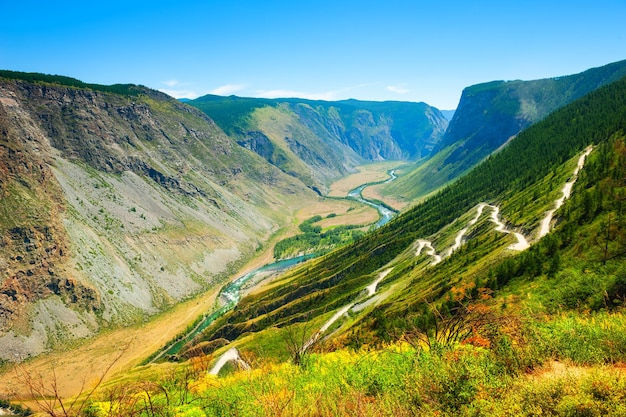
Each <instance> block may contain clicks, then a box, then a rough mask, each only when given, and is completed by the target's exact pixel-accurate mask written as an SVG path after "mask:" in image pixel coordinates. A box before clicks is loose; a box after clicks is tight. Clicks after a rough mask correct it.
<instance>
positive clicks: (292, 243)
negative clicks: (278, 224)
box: [274, 216, 365, 259]
mask: <svg viewBox="0 0 626 417" xmlns="http://www.w3.org/2000/svg"><path fill="white" fill-rule="evenodd" d="M321 220H322V216H313V217H311V218H310V219H308V220H305V221H304V222H302V223H301V224H300V225H299V226H298V227H299V228H300V231H301V232H302V233H301V234H298V235H295V236H292V237H289V238H287V239H283V240H281V241H280V242H278V243H277V244H276V245H275V246H274V258H275V259H283V258H288V257H292V256H297V255H299V254H309V253H323V252H328V251H330V250H332V249H334V248H337V247H339V246H341V245H345V244H347V243H350V242H353V241H354V240H356V239H358V238H360V237H361V236H363V235H364V234H365V233H364V232H363V231H361V230H359V226H351V225H347V226H338V227H333V228H330V229H328V230H326V231H323V230H322V227H321V226H319V225H317V226H316V225H314V223H317V222H319V221H321Z"/></svg>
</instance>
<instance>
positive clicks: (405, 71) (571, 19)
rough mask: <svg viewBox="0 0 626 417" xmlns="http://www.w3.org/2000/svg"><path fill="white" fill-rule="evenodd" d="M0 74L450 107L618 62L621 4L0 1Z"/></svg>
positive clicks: (192, 92) (623, 51) (624, 35)
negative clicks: (505, 83)
mask: <svg viewBox="0 0 626 417" xmlns="http://www.w3.org/2000/svg"><path fill="white" fill-rule="evenodd" d="M0 10H1V13H2V19H1V20H0V68H1V69H10V70H15V71H26V72H43V73H47V74H59V75H66V76H70V77H74V78H78V79H80V80H82V81H85V82H89V83H98V84H114V83H135V84H143V85H145V86H148V87H151V88H155V89H158V90H161V91H164V92H167V93H168V94H170V95H172V96H174V97H177V98H181V97H189V98H195V97H197V96H200V95H204V94H207V93H213V94H220V95H230V94H235V95H239V96H248V97H303V98H312V99H323V100H339V99H347V98H356V99H361V100H402V101H424V102H426V103H428V104H431V105H433V106H435V107H438V108H440V109H453V108H455V107H456V106H457V104H458V101H459V98H460V95H461V92H462V90H463V88H464V87H466V86H469V85H472V84H477V83H481V82H486V81H491V80H512V79H523V80H531V79H538V78H546V77H553V76H559V75H567V74H574V73H578V72H581V71H584V70H586V69H588V68H592V67H598V66H602V65H605V64H608V63H611V62H615V61H620V60H623V59H626V0H596V1H593V2H590V1H579V0H569V1H561V0H557V1H550V0H542V1H536V0H529V1H515V2H512V1H505V0H499V1H478V0H477V1H457V0H449V1H447V2H439V1H432V0H431V1H421V0H412V1H396V0H379V1H370V0H360V1H353V0H332V1H327V0H319V1H316V0H308V1H302V0H300V1H298V0H284V1H277V0H241V1H237V0H230V1H210V0H209V1H186V0H178V1H168V2H165V1H158V0H150V1H144V0H138V1H134V0H123V1H119V0H108V1H100V0H92V1H63V0H59V1H50V0H47V1H28V0H22V1H11V0H0Z"/></svg>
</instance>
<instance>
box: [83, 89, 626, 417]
mask: <svg viewBox="0 0 626 417" xmlns="http://www.w3.org/2000/svg"><path fill="white" fill-rule="evenodd" d="M566 183H571V184H572V185H573V190H572V194H571V197H570V198H568V199H566V200H565V203H564V204H563V205H562V206H561V207H560V208H559V210H557V211H556V218H555V219H554V221H552V222H551V230H550V232H549V233H548V234H546V235H545V236H543V237H542V238H539V235H538V232H539V229H541V227H540V226H541V224H542V223H543V219H545V218H546V217H545V216H546V212H548V211H549V210H550V209H553V208H554V207H555V204H556V203H555V200H557V199H558V198H559V197H560V196H561V194H562V191H563V190H564V189H566V187H564V184H566ZM625 196H626V78H624V79H622V80H620V81H618V82H616V83H613V84H610V85H608V86H605V87H603V88H600V89H598V90H597V91H595V92H593V93H591V94H589V95H587V96H585V97H583V98H581V99H579V100H577V101H575V102H573V103H572V104H570V105H568V106H566V107H564V108H563V109H561V110H559V111H557V112H555V113H554V114H552V115H550V116H549V117H547V118H546V119H545V120H543V121H542V122H539V123H537V124H535V125H533V126H532V127H530V128H529V129H527V130H525V131H524V132H523V133H521V134H520V135H519V136H518V137H517V138H516V139H515V140H513V141H512V142H511V144H510V145H509V146H508V147H507V148H505V149H504V150H502V152H499V153H498V154H496V155H493V156H492V157H490V158H489V159H488V160H487V161H485V162H484V163H482V164H480V165H479V166H478V167H476V168H475V169H474V170H472V171H471V172H470V173H469V174H467V175H466V176H464V177H463V178H461V179H460V180H459V181H457V182H455V183H454V184H453V185H451V186H449V187H447V188H445V189H444V190H442V191H441V192H439V193H438V194H437V195H435V196H434V197H432V198H430V199H428V200H427V201H426V202H424V203H422V204H420V205H418V206H416V207H415V208H414V209H412V210H410V211H409V212H407V213H405V214H403V215H401V216H399V217H398V218H396V219H395V220H393V221H392V222H390V223H389V224H388V225H387V226H385V227H382V228H381V229H378V230H377V231H375V232H374V233H371V234H369V235H367V236H364V237H363V238H362V239H360V240H358V241H357V242H355V243H352V244H350V245H349V246H348V247H345V248H343V249H339V250H337V251H335V252H333V253H331V254H328V255H326V256H324V257H323V258H320V259H318V260H316V261H313V262H310V263H307V264H305V265H304V266H302V267H300V268H298V269H296V270H293V271H291V272H289V273H287V274H286V275H284V276H282V277H280V278H279V279H278V280H275V281H273V282H272V283H271V285H268V286H267V287H266V289H265V290H263V291H260V292H256V293H254V294H251V295H248V296H247V297H245V298H243V299H242V300H241V302H240V303H239V304H238V306H237V307H236V308H235V310H233V311H232V312H231V313H229V314H227V315H226V316H224V317H223V318H222V319H221V320H218V322H216V323H215V324H214V325H213V326H212V327H210V328H209V329H208V330H207V331H206V332H205V333H204V335H203V338H198V339H197V340H196V343H198V347H202V348H201V349H195V351H194V350H193V349H190V350H188V351H187V354H188V355H189V356H191V359H190V360H188V361H186V362H183V363H182V364H180V365H177V366H176V367H175V369H176V371H175V372H173V373H168V374H167V375H166V376H157V373H158V372H159V371H161V370H162V369H166V368H160V367H157V366H156V365H152V366H150V367H144V368H141V369H137V371H136V372H135V373H134V374H131V375H128V376H125V377H124V379H123V380H119V381H118V382H117V383H115V382H113V383H112V384H111V385H110V386H109V387H108V389H109V391H107V392H108V393H109V395H104V396H100V397H98V398H94V399H93V401H91V402H90V404H89V406H88V412H89V413H91V414H90V415H98V416H103V415H110V412H111V410H116V412H122V413H123V414H124V413H125V414H126V415H130V414H132V413H138V414H139V415H141V413H143V414H147V415H150V413H153V415H166V414H167V413H177V414H178V415H185V416H196V415H197V416H227V415H245V416H262V415H284V416H296V415H319V416H338V415H341V416H344V415H345V416H350V415H363V416H379V415H389V416H392V415H393V416H397V415H426V416H435V415H437V416H442V415H443V416H475V415H495V416H508V415H556V416H580V415H585V416H586V415H589V416H592V415H615V416H619V415H624V413H626V408H624V404H625V401H626V396H625V394H624V393H625V392H626V374H625V373H624V370H623V363H624V361H626V337H625V335H626V318H625V316H624V307H625V303H626V268H625V267H624V258H625V257H626V218H625V215H624V208H623V204H624V199H625ZM496 207H497V208H499V209H500V210H497V209H496ZM494 213H496V215H495V216H494ZM494 217H495V219H496V220H499V221H501V222H503V223H504V224H503V225H502V227H503V229H500V228H499V227H496V225H495V224H494V223H496V222H495V220H494ZM548 219H550V217H548ZM515 233H519V234H520V235H523V236H525V237H526V239H527V240H528V242H529V243H530V247H528V248H526V247H522V248H520V247H519V246H518V247H516V239H517V240H518V243H519V239H520V238H519V237H518V236H517V235H515ZM459 236H460V237H461V238H459ZM423 239H428V242H427V241H426V240H423ZM456 241H459V245H458V247H457V248H456V250H454V251H450V250H449V249H450V248H454V247H455V242H456ZM430 249H433V251H432V252H431V251H430ZM435 251H436V252H437V253H438V254H439V256H440V258H439V259H437V258H436V256H435V255H436V254H435V253H434V252H435ZM376 278H378V279H377V280H376V281H377V284H378V287H377V288H375V289H374V290H373V291H370V290H369V289H368V290H366V286H370V285H371V283H372V281H373V280H374V279H376ZM331 317H333V319H337V320H336V321H334V322H333V324H332V325H331V324H329V323H330V322H331V321H330V320H329V319H330V318H331ZM203 339H204V340H212V341H211V342H208V343H205V342H202V340H203ZM227 339H228V340H227ZM228 341H231V342H233V343H231V344H229V345H228V348H230V347H233V346H235V347H237V348H238V352H237V357H239V358H240V359H239V364H240V365H239V367H237V366H233V365H229V366H227V367H226V368H223V369H222V371H221V372H220V376H215V375H212V374H207V373H206V370H207V369H211V368H210V365H212V364H213V363H215V359H216V358H217V355H218V354H221V353H223V352H224V351H225V349H226V348H224V349H221V350H218V351H216V352H215V353H213V349H211V346H213V348H215V347H217V346H221V345H223V344H224V343H228ZM122 393H123V394H124V395H122ZM129 394H132V395H136V396H142V397H140V398H146V396H149V398H150V403H147V402H145V401H144V402H141V401H134V402H132V401H126V400H125V399H126V398H127V397H126V396H125V395H129ZM107 413H109V414H107Z"/></svg>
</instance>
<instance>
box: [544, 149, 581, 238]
mask: <svg viewBox="0 0 626 417" xmlns="http://www.w3.org/2000/svg"><path fill="white" fill-rule="evenodd" d="M592 150H593V147H592V146H588V147H587V149H585V153H583V154H582V155H581V156H580V158H578V164H577V165H576V169H574V172H573V173H572V176H571V179H570V180H569V181H567V182H566V183H565V185H564V186H563V189H562V190H561V193H562V194H563V195H562V196H561V197H560V198H557V199H556V200H555V201H554V208H553V209H552V210H548V212H547V213H546V217H544V218H543V220H541V227H540V228H539V236H538V237H539V239H541V238H542V237H544V236H545V235H547V234H548V233H550V223H552V217H554V213H555V212H556V211H557V210H558V209H559V208H561V206H562V205H563V203H564V202H565V200H567V199H568V198H569V197H570V195H571V194H572V188H573V187H574V183H575V182H576V180H577V179H578V173H579V172H580V170H581V169H583V167H584V166H585V160H586V158H587V156H589V154H590V153H591V151H592Z"/></svg>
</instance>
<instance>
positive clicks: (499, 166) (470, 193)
mask: <svg viewBox="0 0 626 417" xmlns="http://www.w3.org/2000/svg"><path fill="white" fill-rule="evenodd" d="M624 132H626V78H623V79H621V80H620V81H618V82H616V83H613V84H609V85H607V86H605V87H602V88H600V89H598V90H596V91H595V92H593V93H591V94H589V95H587V96H585V97H583V98H581V99H579V100H577V101H575V102H573V103H572V104H570V105H568V106H566V107H564V108H563V109H561V110H559V111H557V112H554V113H553V114H552V115H550V116H549V117H547V118H545V119H544V120H543V121H541V122H538V123H536V124H535V125H533V126H531V127H530V128H528V129H526V130H524V131H523V132H522V133H520V134H519V135H518V136H517V137H516V138H515V139H513V140H511V142H510V144H509V145H508V146H507V147H505V148H504V149H503V150H501V151H500V152H499V153H497V154H495V155H493V156H492V157H491V158H489V159H488V160H486V161H484V162H483V163H482V164H480V165H478V166H477V167H476V168H475V169H473V170H472V171H470V172H469V173H468V174H467V175H465V176H463V177H462V178H460V179H459V180H458V181H456V182H455V183H453V184H452V185H451V186H449V187H446V188H445V189H443V190H442V191H441V192H439V193H437V194H436V195H435V196H433V197H431V198H429V199H427V200H426V201H424V202H423V203H422V204H419V205H417V206H416V207H414V208H413V209H411V210H409V211H407V212H406V213H404V214H402V215H400V216H398V217H397V218H396V219H394V220H392V221H391V222H390V223H389V224H387V225H386V226H385V227H382V228H380V229H378V230H376V231H375V232H373V233H370V234H368V235H367V236H365V237H364V238H362V239H360V240H358V241H356V242H355V243H353V244H350V245H348V246H347V247H345V248H342V249H339V250H337V251H335V252H333V253H331V254H329V255H326V256H324V257H323V258H321V259H319V260H317V261H315V262H312V263H310V264H308V265H306V266H305V267H302V268H299V269H297V270H295V271H293V272H291V273H289V274H287V275H285V276H283V277H281V279H280V280H279V281H273V282H272V285H271V286H270V287H268V288H267V289H265V290H264V291H258V292H256V293H255V294H253V295H250V296H248V297H246V298H243V299H242V300H241V302H240V303H239V304H238V305H237V307H236V308H235V309H234V310H233V311H232V312H231V313H229V314H227V315H226V316H224V317H223V318H221V319H219V320H218V321H217V322H216V323H215V325H214V326H213V327H210V328H208V329H207V330H206V331H205V332H204V334H203V335H202V337H200V336H199V337H197V339H196V342H201V341H203V340H204V341H215V340H224V339H226V340H229V341H233V340H235V341H237V342H238V343H237V342H236V343H235V344H236V345H237V346H239V348H240V349H248V350H251V351H252V352H257V353H260V351H258V350H257V349H261V348H262V346H267V345H269V344H271V342H269V341H268V339H270V340H274V343H279V342H278V341H276V340H275V339H272V338H278V337H283V338H284V337H286V335H287V336H288V335H291V337H295V339H296V340H299V341H300V345H299V346H300V347H299V349H305V350H306V349H307V348H308V347H310V346H311V345H312V344H313V342H316V341H317V340H318V336H319V334H320V333H322V336H325V335H328V339H327V341H326V342H327V343H329V344H330V345H332V346H335V347H337V346H352V347H356V348H358V347H360V346H362V345H363V344H366V345H370V346H371V345H380V344H383V343H385V342H389V341H391V340H394V338H397V337H400V336H401V335H402V334H405V333H404V332H408V331H409V329H410V326H411V325H415V326H417V325H419V327H420V328H424V326H426V330H423V331H433V329H432V328H429V327H428V326H431V325H434V324H433V322H432V320H434V321H435V322H436V321H437V317H435V318H433V317H432V314H431V313H429V310H428V309H429V307H430V306H437V308H439V309H445V311H446V312H448V313H449V312H450V311H452V310H451V309H452V308H453V307H454V306H455V303H454V302H453V301H454V300H457V299H458V297H459V296H460V297H468V296H470V294H469V293H468V294H465V291H470V290H472V289H473V290H472V291H478V289H479V288H483V289H484V291H488V292H489V294H491V293H493V291H497V290H499V289H501V288H507V287H506V285H507V284H508V283H509V282H511V280H513V279H514V278H515V277H519V278H520V279H525V280H527V281H525V282H529V283H528V285H529V286H532V280H533V279H539V278H540V277H545V275H546V274H548V275H549V276H553V275H554V274H556V273H558V272H560V271H562V270H563V269H562V268H566V266H565V265H567V267H570V268H575V270H576V271H584V270H585V268H588V270H589V271H596V273H597V274H599V275H602V274H607V276H606V281H605V283H604V284H603V285H602V286H601V287H598V288H599V289H598V291H600V292H598V293H597V294H596V292H595V290H593V293H594V294H596V295H597V296H601V293H602V291H609V293H610V292H611V291H617V292H618V295H614V296H611V298H610V299H609V300H608V302H609V303H613V302H615V305H617V306H621V305H622V304H623V299H624V297H625V296H626V293H624V287H622V286H621V285H622V284H619V283H618V284H616V286H615V287H611V288H610V289H607V288H605V286H606V285H609V284H610V283H612V282H617V281H619V279H618V278H619V274H621V272H619V273H617V272H616V270H617V269H619V267H620V265H621V263H622V262H623V258H624V256H625V255H626V225H625V224H624V217H623V215H622V214H621V211H620V210H621V208H620V207H621V201H623V198H622V197H620V196H621V194H620V193H621V192H623V190H624V187H626V184H624V178H623V176H622V173H623V171H624V169H623V166H622V165H621V162H620V161H621V160H622V159H623V154H624V152H623V146H624V145H623V144H624V140H625V138H624ZM590 146H591V147H593V148H590ZM585 149H587V151H586V152H585V153H583V152H584V151H585ZM592 149H593V152H592V154H591V156H589V158H590V159H591V160H592V162H590V163H589V164H590V167H587V166H586V165H585V170H582V172H580V174H578V172H579V171H580V170H581V169H582V168H580V167H582V164H583V163H584V161H585V159H584V156H586V155H587V153H589V152H591V151H592ZM581 161H582V162H581ZM577 165H578V166H579V168H577V169H575V168H576V166H577ZM601 167H605V168H601ZM611 167H612V168H611ZM607 171H610V172H607ZM572 172H574V174H572ZM578 176H581V177H582V178H583V179H582V180H581V184H578V183H576V187H577V188H576V189H575V192H576V193H577V195H576V197H575V198H573V200H574V202H575V203H573V205H568V206H567V207H566V209H565V210H562V211H559V212H558V214H559V215H560V216H561V217H560V219H561V220H560V221H559V223H557V224H560V225H559V226H558V229H557V231H558V232H557V233H556V234H554V235H551V234H550V235H547V236H545V237H544V233H543V232H541V230H542V229H543V226H542V225H543V224H544V223H546V220H545V219H546V213H551V212H550V209H551V208H552V207H554V204H555V203H554V201H555V200H557V199H559V197H560V196H561V195H562V193H563V190H564V189H567V187H566V188H564V185H565V184H566V183H567V182H568V181H572V180H571V178H572V177H573V178H578ZM573 184H574V183H573V182H572V183H571V184H570V185H569V186H568V187H569V189H571V187H572V186H573ZM599 184H602V186H600V185H599ZM578 187H583V188H582V189H581V188H578ZM602 190H604V191H602ZM603 199H605V200H606V201H604V200H603ZM561 200H562V199H561ZM488 213H489V214H488ZM494 213H495V214H494ZM552 213H553V212H552ZM550 216H551V214H550ZM611 218H613V220H612V223H610V222H611V220H610V219H611ZM563 219H564V220H563ZM551 220H552V217H549V218H548V220H547V224H548V225H551V224H552V223H553V222H552V221H551ZM498 222H500V223H502V225H501V226H498ZM607 222H609V223H610V224H612V225H613V227H614V229H610V227H611V226H610V224H608V223H607ZM583 225H584V226H583ZM607 228H609V229H610V230H611V231H610V232H609V231H607V230H609V229H607ZM598 229H600V230H603V229H604V230H605V232H598ZM594 230H595V231H594ZM592 231H593V232H592ZM602 233H604V234H606V233H608V235H606V236H607V237H606V239H604V238H602V239H601V240H600V241H598V239H597V237H598V236H601V235H603V234H602ZM463 242H465V245H463ZM516 242H517V243H516ZM529 245H531V246H530V248H528V246H529ZM603 247H605V248H606V249H607V252H606V253H603V252H602V251H603V249H602V248H603ZM444 248H445V249H444ZM559 254H562V255H561V256H563V258H561V257H560V256H559ZM565 254H566V255H565ZM565 257H566V258H567V262H565V260H564V259H565ZM583 260H586V261H583ZM598 260H602V261H603V262H607V261H609V260H611V261H612V262H611V264H612V266H611V268H610V269H604V268H603V267H601V266H600V267H598V265H600V264H599V263H598ZM615 274H617V275H615ZM377 277H378V280H377ZM598 279H601V278H598ZM616 280H617V281H616ZM381 281H382V282H381ZM372 282H381V283H380V284H377V285H379V286H384V288H383V289H381V290H380V291H376V294H377V295H373V294H372V293H371V291H370V290H366V289H367V287H368V285H372V284H371V283H372ZM619 282H621V281H619ZM610 285H612V284H610ZM375 287H376V285H375V286H374V288H375ZM524 288H526V287H524ZM459 291H460V293H459V294H460V295H459V294H457V293H458V292H459ZM528 291H535V290H531V289H528ZM546 291H547V290H546ZM472 294H473V295H471V296H472V297H477V296H478V295H479V294H478V293H472ZM538 296H541V297H544V296H545V295H543V294H541V295H538ZM550 296H552V295H550ZM490 297H491V296H490ZM574 297H575V296H574ZM585 297H589V295H585ZM613 300H615V301H613ZM520 302H521V301H520ZM568 302H569V303H570V305H572V306H575V305H576V301H568ZM601 306H602V302H601V300H600V301H598V303H597V304H596V308H600V307H601ZM343 308H345V310H343ZM440 311H443V310H440ZM337 312H338V313H337ZM334 313H337V315H333V314H334ZM429 314H431V315H429ZM446 314H447V313H446ZM344 315H347V316H348V318H347V319H345V320H340V319H341V317H343V316H344ZM332 317H334V318H335V319H337V322H336V323H335V324H334V326H333V327H330V328H329V329H328V328H327V327H326V326H324V325H323V324H324V323H325V322H326V321H327V320H329V319H331V318H332ZM413 319H414V320H416V322H415V323H413V324H411V322H410V320H413ZM429 320H431V321H430V322H429ZM277 328H278V329H282V332H278V331H277V330H276V329H277ZM325 328H326V329H328V330H327V331H326V333H324V331H325V330H320V329H325ZM290 329H291V330H290ZM316 330H317V332H318V333H316ZM254 333H259V336H258V337H256V338H255V337H252V336H251V335H252V334H254ZM281 334H282V336H280V335H281ZM394 335H395V336H394ZM307 340H313V342H312V343H310V344H306V343H304V342H306V341H307ZM257 341H259V342H258V343H259V345H257V344H256V343H257ZM260 341H262V342H260ZM199 346H202V345H199ZM204 346H211V345H210V344H204ZM188 350H189V352H192V351H193V349H192V347H191V346H190V347H189V349H188Z"/></svg>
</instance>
